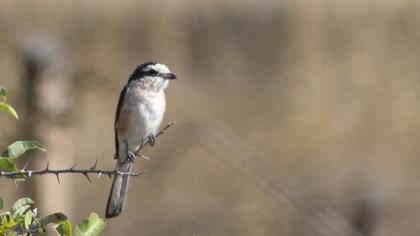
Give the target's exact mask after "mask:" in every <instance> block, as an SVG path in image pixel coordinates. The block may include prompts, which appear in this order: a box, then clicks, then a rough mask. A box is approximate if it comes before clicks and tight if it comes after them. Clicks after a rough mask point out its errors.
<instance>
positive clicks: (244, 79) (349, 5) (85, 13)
mask: <svg viewBox="0 0 420 236" xmlns="http://www.w3.org/2000/svg"><path fill="white" fill-rule="evenodd" d="M419 24H420V4H419V2H418V1H415V0H397V1H377V0H368V1H359V0H357V1H344V0H338V1H324V0H316V1H251V0H245V1H240V2H238V1H204V2H203V1H202V2H197V1H188V0H184V1H176V2H175V1H163V2H160V3H159V4H156V3H152V2H146V1H125V2H123V3H118V4H117V3H115V2H113V1H101V2H97V1H95V2H92V1H82V0H78V1H73V2H56V1H52V0H43V1H37V2H33V3H28V2H16V1H11V0H3V1H2V7H1V8H0V32H1V36H0V78H1V83H2V84H3V85H4V86H6V87H7V88H10V91H12V93H13V94H16V95H17V96H16V97H15V98H12V102H13V104H17V106H16V108H17V110H18V111H19V110H21V109H22V111H24V110H26V108H25V106H26V105H25V101H26V99H23V98H24V97H26V95H27V93H26V92H25V91H26V90H25V89H24V88H25V86H24V84H25V81H26V80H25V71H26V70H25V69H24V68H26V67H25V61H27V60H24V58H25V57H24V55H25V54H24V53H22V52H23V51H24V50H23V49H22V48H23V46H22V44H23V43H22V41H25V40H27V39H30V38H36V39H37V40H38V41H40V42H41V44H42V43H43V42H50V41H54V42H56V43H57V45H59V46H58V48H60V50H52V51H53V52H52V53H50V54H49V55H52V56H51V57H52V58H55V59H56V58H60V59H56V60H47V63H46V64H42V65H43V66H42V67H41V68H42V70H40V71H39V74H38V76H39V78H45V80H48V79H49V78H58V79H57V80H58V81H61V79H60V75H63V76H64V75H65V76H66V77H67V78H69V79H68V81H69V83H68V84H67V85H66V86H67V90H65V91H67V92H66V93H61V92H60V93H58V95H57V94H54V91H56V90H54V89H48V88H50V87H49V85H51V84H49V83H45V84H42V83H41V84H40V85H39V86H37V87H36V89H38V90H39V91H43V92H40V93H38V95H37V96H38V97H40V95H43V96H47V97H48V99H47V100H48V101H57V103H59V104H64V105H62V106H60V107H67V108H69V109H61V110H60V112H57V113H53V112H47V114H49V115H47V116H45V117H43V118H42V119H40V121H42V122H46V124H45V126H42V127H41V128H39V130H40V131H41V132H37V133H34V134H33V136H32V135H28V136H26V137H27V138H30V139H35V140H41V142H42V143H43V144H45V143H46V142H47V143H48V142H54V144H52V145H48V147H50V146H51V147H52V148H51V149H50V148H49V152H48V156H47V157H46V158H47V159H48V160H50V163H51V165H54V166H57V167H60V166H61V165H62V166H68V165H69V164H70V165H71V164H72V163H77V164H78V165H84V164H90V163H91V160H95V159H98V160H99V161H100V162H99V163H100V165H102V166H104V167H112V166H114V160H113V158H112V157H113V153H114V150H113V128H112V126H113V119H114V112H115V107H116V102H117V98H118V94H119V90H120V89H121V87H122V85H123V84H124V83H125V82H126V80H127V79H128V76H129V75H130V73H131V72H132V71H133V69H134V68H135V67H136V66H137V65H138V64H140V63H142V62H145V61H149V60H157V61H159V62H162V63H164V64H166V65H168V66H169V68H170V69H171V71H173V72H174V73H175V74H177V76H178V77H179V78H180V79H179V80H177V81H175V82H174V83H172V84H171V85H170V86H169V88H168V90H167V99H168V108H167V117H168V119H170V120H174V121H177V125H176V126H175V127H174V128H173V129H171V131H170V132H168V133H167V134H166V135H165V136H163V137H162V139H160V140H159V141H158V142H157V144H156V146H155V147H154V148H148V149H147V150H146V153H145V155H147V156H148V157H151V160H150V161H140V162H136V165H135V168H136V169H138V170H146V171H147V174H146V175H145V176H144V177H142V178H141V180H139V181H136V182H135V183H134V181H132V182H131V186H130V190H129V197H128V204H127V206H128V207H127V209H126V210H125V211H124V214H122V215H121V216H120V217H118V218H116V219H115V220H112V221H110V222H108V227H107V228H106V229H105V231H104V233H105V234H106V235H115V234H120V235H357V234H356V233H357V232H359V233H360V234H363V235H402V234H403V235H418V232H419V231H420V224H418V222H419V220H420V219H419V217H418V212H419V210H420V208H419V206H420V200H419V199H420V198H419V197H418V195H419V194H420V190H419V188H418V184H417V179H418V178H419V172H418V169H419V168H420V162H419V161H418V154H419V153H420V146H419V145H418V141H417V140H420V123H419V117H420V109H419V104H420V80H419V76H420V67H419V65H418V63H419V62H418V55H420V43H419V42H420V31H419V30H418V29H419V26H420V25H419ZM51 39H52V40H51ZM44 44H48V45H51V44H52V43H44ZM45 91H48V92H45ZM63 94H65V95H63ZM49 97H52V98H53V99H50V98H49ZM20 98H22V99H20ZM58 98H66V99H68V100H69V101H66V102H62V101H61V100H59V99H58ZM24 100H25V101H24ZM39 104H46V103H43V102H39ZM39 104H38V105H36V106H35V107H36V108H37V109H36V111H40V110H46V109H47V108H46V107H44V106H42V105H39ZM54 104H55V103H54V102H53V103H52V104H51V107H54V106H53V105H54ZM55 105H56V104H55ZM19 113H20V112H19ZM22 114H23V113H22ZM30 116H31V115H26V114H23V115H22V118H21V119H20V120H19V121H14V120H12V119H5V118H3V117H1V118H0V119H1V120H0V122H1V124H2V127H1V130H0V131H1V134H0V135H1V138H0V146H6V145H7V144H9V143H10V140H16V139H19V137H18V135H19V133H17V132H16V130H14V129H12V128H9V127H15V126H16V124H21V123H25V119H30ZM63 127H64V128H63ZM44 140H45V141H44ZM46 140H49V141H46ZM72 147H77V148H72ZM64 153H65V154H68V157H66V158H63V156H62V155H63V154H64ZM45 179H48V178H45ZM45 179H43V180H42V181H47V180H45ZM0 181H1V180H0ZM53 181H54V180H51V182H53ZM61 182H62V184H61V185H57V184H56V183H55V182H54V183H51V184H49V185H46V184H45V183H43V186H44V190H45V191H47V190H49V191H55V192H60V193H64V192H66V191H68V192H66V193H67V194H66V195H65V197H67V198H68V200H66V201H67V202H69V204H68V209H64V211H65V212H69V217H74V218H76V219H81V218H82V217H83V216H84V215H86V214H88V213H89V212H88V211H89V210H93V211H95V212H103V210H104V207H105V203H106V197H107V194H108V191H109V187H110V181H109V180H107V179H99V180H98V181H97V182H95V183H94V184H93V185H89V183H86V181H84V179H83V178H80V179H77V178H75V179H71V178H63V179H62V180H61ZM29 183H31V182H28V184H29ZM0 184H2V183H1V182H0ZM66 184H67V185H66ZM64 185H66V186H64ZM2 186H3V185H2ZM86 188H89V189H90V190H91V191H88V192H85V191H75V190H80V189H86ZM45 191H44V192H45ZM15 192H16V190H15V189H14V187H10V188H5V189H2V190H1V192H0V194H2V195H9V196H6V197H7V198H11V197H13V193H15ZM76 192H77V194H76ZM92 192H94V193H95V194H92ZM34 195H40V194H39V193H35V192H34ZM31 197H34V198H35V200H36V201H37V203H39V204H41V206H40V209H46V210H49V209H57V208H58V207H59V206H60V205H61V203H60V202H57V201H56V200H51V199H50V198H48V197H47V198H43V199H48V200H49V201H47V202H42V201H40V199H36V198H37V196H31ZM63 198H64V197H63ZM58 199H62V198H61V197H60V198H58ZM87 206H89V207H87ZM60 209H61V208H60ZM338 232H340V233H338Z"/></svg>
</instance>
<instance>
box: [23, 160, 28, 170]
mask: <svg viewBox="0 0 420 236" xmlns="http://www.w3.org/2000/svg"><path fill="white" fill-rule="evenodd" d="M26 167H28V162H26V163H25V165H24V166H23V168H22V171H25V169H26Z"/></svg>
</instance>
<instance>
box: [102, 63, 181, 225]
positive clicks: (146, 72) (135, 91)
mask: <svg viewBox="0 0 420 236" xmlns="http://www.w3.org/2000/svg"><path fill="white" fill-rule="evenodd" d="M174 79H177V77H176V76H175V74H173V73H171V71H170V70H169V69H168V67H167V66H165V65H164V64H160V63H158V62H155V61H150V62H146V63H144V64H141V65H139V66H138V67H137V68H136V69H135V70H134V72H133V73H132V74H131V75H130V77H129V79H128V82H127V84H126V85H125V86H124V87H123V88H122V90H121V92H120V96H119V99H118V105H117V110H116V114H115V122H114V134H115V155H114V156H115V159H116V160H117V164H116V170H117V171H120V172H126V173H128V172H130V170H131V166H132V164H133V162H134V159H135V158H136V156H137V153H136V151H138V150H139V149H141V148H142V147H143V144H144V143H145V142H148V143H149V144H150V145H151V146H154V144H155V135H156V133H157V130H158V128H159V126H160V124H161V122H162V119H163V116H164V113H165V109H166V99H165V89H166V88H167V87H168V85H169V81H171V80H174ZM127 188H128V176H127V175H115V176H114V179H113V182H112V187H111V191H110V193H109V197H108V203H107V206H106V212H105V217H106V218H111V217H116V216H118V215H119V214H120V213H121V211H122V210H123V207H124V205H125V201H126V199H127Z"/></svg>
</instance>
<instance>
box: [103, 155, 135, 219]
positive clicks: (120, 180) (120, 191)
mask: <svg viewBox="0 0 420 236" xmlns="http://www.w3.org/2000/svg"><path fill="white" fill-rule="evenodd" d="M117 170H118V171H121V172H130V170H131V163H124V164H117ZM127 189H128V176H127V175H124V176H121V175H115V176H114V180H113V182H112V187H111V192H110V193H109V197H108V203H107V206H106V212H105V217H106V218H111V217H115V216H118V215H119V214H120V213H121V211H122V209H123V207H124V204H125V201H126V199H127Z"/></svg>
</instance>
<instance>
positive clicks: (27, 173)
mask: <svg viewBox="0 0 420 236" xmlns="http://www.w3.org/2000/svg"><path fill="white" fill-rule="evenodd" d="M175 123H176V122H173V121H170V122H168V123H167V124H166V125H165V127H163V128H162V129H161V130H160V131H159V132H158V133H157V134H156V135H155V138H157V137H159V136H161V135H162V134H164V133H165V132H166V130H167V129H169V127H171V126H172V125H174V124H175ZM146 145H150V143H149V140H146V141H144V142H143V145H141V146H140V147H139V148H138V149H137V150H136V151H135V153H136V155H139V156H141V157H144V158H145V159H148V158H147V157H145V156H143V155H141V154H140V153H139V152H140V151H141V150H142V148H143V147H144V146H146ZM27 164H28V163H26V165H25V166H24V167H23V168H22V169H21V170H19V171H14V172H6V171H2V170H0V177H2V176H3V177H7V178H10V179H12V180H13V181H15V180H16V179H18V178H28V177H31V176H32V175H45V174H52V175H55V176H56V178H57V181H58V183H60V175H61V174H81V175H84V176H85V177H86V179H87V180H88V181H89V182H90V183H92V181H91V179H90V177H89V174H97V175H98V176H97V177H98V178H99V177H101V175H107V176H108V177H109V178H111V177H112V176H116V175H121V176H132V177H139V176H141V175H143V174H144V173H145V172H144V171H140V172H138V173H134V172H122V171H118V170H117V169H113V170H103V169H97V168H96V166H97V164H98V161H95V163H94V164H93V165H92V166H91V167H90V168H87V169H76V168H75V166H76V165H73V166H72V167H70V168H67V169H50V168H49V162H47V165H46V167H45V168H44V169H42V170H26V167H27Z"/></svg>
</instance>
